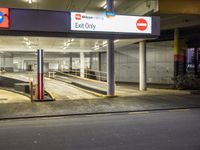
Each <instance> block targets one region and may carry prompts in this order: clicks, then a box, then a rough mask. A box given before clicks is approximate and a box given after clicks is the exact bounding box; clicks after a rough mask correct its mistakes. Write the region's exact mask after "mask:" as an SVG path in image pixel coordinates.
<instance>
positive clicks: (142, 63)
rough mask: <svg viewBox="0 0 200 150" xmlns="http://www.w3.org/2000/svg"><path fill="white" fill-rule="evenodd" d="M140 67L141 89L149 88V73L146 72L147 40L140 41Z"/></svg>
mask: <svg viewBox="0 0 200 150" xmlns="http://www.w3.org/2000/svg"><path fill="white" fill-rule="evenodd" d="M139 65H140V66H139V67H140V69H139V70H140V83H139V86H140V91H146V90H147V83H146V78H147V73H146V41H141V42H140V43H139Z"/></svg>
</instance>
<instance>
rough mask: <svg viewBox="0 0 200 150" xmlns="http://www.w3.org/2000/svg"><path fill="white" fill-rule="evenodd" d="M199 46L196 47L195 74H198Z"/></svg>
mask: <svg viewBox="0 0 200 150" xmlns="http://www.w3.org/2000/svg"><path fill="white" fill-rule="evenodd" d="M198 65H199V63H198V47H195V48H194V74H195V75H198Z"/></svg>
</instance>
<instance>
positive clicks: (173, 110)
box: [168, 109, 190, 112]
mask: <svg viewBox="0 0 200 150" xmlns="http://www.w3.org/2000/svg"><path fill="white" fill-rule="evenodd" d="M188 110H190V109H172V110H168V111H169V112H175V111H188Z"/></svg>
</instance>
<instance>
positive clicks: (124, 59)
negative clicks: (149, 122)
mask: <svg viewBox="0 0 200 150" xmlns="http://www.w3.org/2000/svg"><path fill="white" fill-rule="evenodd" d="M149 9H152V8H151V7H149ZM13 12H14V13H13ZM88 14H90V12H87V13H78V15H77V13H73V14H69V13H67V12H63V11H48V10H37V11H36V10H32V9H10V10H9V19H10V20H9V21H10V22H9V27H8V28H7V29H6V28H1V40H0V41H1V54H0V56H1V74H2V77H3V76H4V77H9V78H10V77H12V78H16V79H21V80H23V81H24V82H30V81H31V82H33V84H34V85H37V84H38V80H37V67H38V63H37V55H38V54H37V50H38V49H42V50H43V51H44V62H43V67H44V68H43V69H44V70H43V71H44V74H45V78H44V86H45V88H47V89H48V91H50V93H53V95H56V97H59V96H58V95H60V97H59V99H63V98H64V97H63V95H64V94H61V93H63V92H64V91H67V90H64V89H65V88H64V87H65V86H66V85H67V84H68V85H70V86H71V87H73V88H72V91H74V92H71V93H72V94H71V96H67V97H68V98H69V99H71V98H72V97H73V95H74V94H75V93H79V91H76V90H77V88H78V89H79V90H81V91H82V92H84V93H85V95H86V96H85V97H80V95H84V94H83V93H82V94H77V97H78V98H87V97H91V98H94V97H95V96H94V93H88V92H89V91H93V92H95V93H100V94H104V95H115V93H114V91H115V88H116V89H117V90H118V88H117V87H116V85H117V84H118V83H126V84H127V83H128V84H130V83H131V84H132V85H133V84H135V83H140V85H139V86H138V85H137V86H136V89H137V90H138V89H140V90H146V88H147V86H146V83H147V82H148V83H152V84H163V85H169V86H171V85H173V84H174V81H173V78H174V75H175V76H176V75H177V74H181V73H184V71H185V70H186V71H187V70H189V69H191V68H196V71H195V72H196V73H197V72H198V59H197V60H195V61H194V62H196V63H193V64H189V63H192V62H191V61H190V62H189V60H188V62H187V63H188V64H186V61H185V57H186V55H185V51H188V53H189V52H190V51H192V52H190V53H193V52H195V55H196V56H198V45H197V46H196V45H195V44H194V43H193V42H189V44H188V45H186V46H185V45H184V44H183V43H184V42H182V40H180V38H182V35H183V33H186V32H187V29H180V30H178V29H175V31H172V32H171V31H170V32H168V31H166V32H163V33H164V34H162V32H161V37H160V39H159V40H157V41H155V39H156V38H158V35H159V23H158V20H157V19H156V17H152V32H147V30H146V33H142V34H140V33H139V34H138V33H129V32H128V33H126V34H124V33H125V31H122V32H119V31H120V29H118V32H117V33H114V32H113V31H112V32H109V31H110V30H109V29H107V28H106V30H105V29H99V31H97V32H92V30H95V29H96V26H95V25H93V24H92V22H90V23H87V24H84V23H82V22H81V23H79V24H77V23H74V26H72V23H73V20H70V19H63V18H67V17H68V18H69V17H70V16H73V15H74V18H76V19H77V20H79V19H80V18H81V17H80V16H83V18H84V19H92V18H93V17H91V15H88ZM98 15H99V14H98ZM104 15H105V14H104ZM55 16H56V17H55ZM58 16H59V17H58ZM85 16H86V17H85ZM112 17H113V16H111V19H112ZM167 17H169V16H167ZM167 17H166V18H165V19H167ZM192 17H193V19H194V20H196V19H195V18H198V16H192ZM22 18H23V19H22ZM44 18H45V19H46V22H45V23H44V22H43V20H44ZM48 18H49V19H48ZM50 18H51V19H50ZM52 18H53V19H52ZM101 18H102V17H97V18H96V19H99V20H100V19H101ZM169 18H170V17H169ZM137 20H139V19H137ZM192 23H193V24H194V25H192V26H196V24H198V23H197V22H192ZM134 24H142V25H144V24H146V23H145V22H141V23H134ZM162 27H163V28H166V29H167V28H169V26H167V25H165V26H162ZM139 28H140V27H139ZM141 28H142V27H141ZM166 29H165V30H166ZM192 29H194V28H192ZM104 30H105V31H104ZM105 32H108V33H105ZM197 33H198V32H197ZM197 33H196V34H197ZM173 34H174V35H173ZM163 35H164V36H163ZM184 36H187V38H189V39H191V37H196V35H194V33H192V34H191V33H189V34H188V33H187V34H184ZM162 38H164V39H162ZM108 39H109V40H108ZM173 39H174V41H173ZM144 40H147V41H148V42H147V44H146V42H145V41H144ZM192 41H193V40H192ZM110 42H111V43H110ZM177 43H181V44H177ZM196 43H198V38H197V42H196ZM113 46H114V53H113V51H110V50H109V49H113ZM188 48H190V49H188ZM146 49H147V51H146ZM173 49H174V51H172V50H173ZM145 54H146V55H147V59H146V58H145V57H146V55H145ZM191 55H193V54H191ZM109 58H110V59H109ZM114 58H115V59H114ZM144 58H145V59H144ZM110 60H111V61H110ZM190 60H191V59H190ZM139 62H140V63H139ZM142 62H144V63H143V65H142V66H140V65H141V64H142ZM145 62H147V66H146V65H145V64H146V63H145ZM190 66H191V67H190ZM195 66H196V67H195ZM109 68H110V69H109ZM182 68H183V69H182ZM184 68H187V69H184ZM191 70H194V69H191ZM146 73H147V74H146ZM147 75H148V76H147ZM52 78H54V79H56V81H55V80H53V79H52ZM82 79H84V80H82ZM58 82H60V83H58ZM72 83H73V84H72ZM80 83H81V84H80ZM54 84H55V85H59V84H60V85H59V86H57V88H55V87H54ZM88 85H89V86H88ZM59 88H60V89H59ZM56 89H57V92H55V91H56ZM66 89H70V88H68V87H66ZM75 89H76V90H75ZM59 90H61V91H62V92H59ZM119 91H122V89H120V90H119ZM127 91H128V90H127ZM69 93H70V92H69ZM127 93H129V92H127ZM67 97H65V98H66V99H67ZM75 97H76V96H75ZM72 99H73V98H72Z"/></svg>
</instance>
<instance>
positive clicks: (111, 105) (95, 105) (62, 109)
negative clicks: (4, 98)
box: [0, 93, 200, 120]
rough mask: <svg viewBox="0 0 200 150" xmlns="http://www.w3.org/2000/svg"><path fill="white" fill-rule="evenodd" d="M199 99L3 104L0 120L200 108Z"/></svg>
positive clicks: (160, 96)
mask: <svg viewBox="0 0 200 150" xmlns="http://www.w3.org/2000/svg"><path fill="white" fill-rule="evenodd" d="M199 96H200V95H192V94H168V93H165V94H152V93H151V94H142V95H137V96H129V97H125V96H124V97H115V98H105V99H90V100H74V101H55V102H34V103H31V102H26V103H7V104H6V103H5V104H0V119H1V120H3V119H14V118H31V117H53V116H60V115H61V116H62V115H82V114H96V113H118V112H129V111H130V112H132V111H153V110H165V109H179V108H182V109H183V108H200V98H199Z"/></svg>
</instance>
